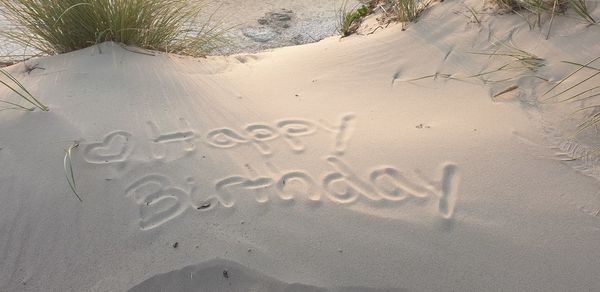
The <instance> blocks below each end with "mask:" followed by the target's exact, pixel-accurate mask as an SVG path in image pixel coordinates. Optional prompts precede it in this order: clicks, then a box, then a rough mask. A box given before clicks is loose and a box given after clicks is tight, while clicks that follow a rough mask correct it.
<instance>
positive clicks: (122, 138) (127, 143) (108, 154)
mask: <svg viewBox="0 0 600 292" xmlns="http://www.w3.org/2000/svg"><path fill="white" fill-rule="evenodd" d="M132 150H133V142H132V141H131V134H130V133H128V132H125V131H115V132H111V133H109V134H108V135H106V136H104V138H103V139H102V142H98V143H91V144H88V145H87V146H86V147H85V150H84V152H83V155H84V158H85V160H86V161H87V162H89V163H111V162H121V161H124V160H125V159H127V157H129V155H130V154H131V152H132Z"/></svg>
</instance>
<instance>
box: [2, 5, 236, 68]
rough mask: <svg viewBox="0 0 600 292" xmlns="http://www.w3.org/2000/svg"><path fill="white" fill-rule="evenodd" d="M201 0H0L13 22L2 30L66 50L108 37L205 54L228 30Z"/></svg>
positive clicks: (23, 41)
mask: <svg viewBox="0 0 600 292" xmlns="http://www.w3.org/2000/svg"><path fill="white" fill-rule="evenodd" d="M202 8H203V5H202V2H201V1H189V0H0V13H1V14H2V15H3V16H4V17H6V18H7V19H8V20H9V21H10V22H12V24H13V25H14V27H13V28H10V29H4V30H2V29H1V28H0V33H1V34H3V35H4V36H5V37H7V38H8V39H10V40H12V41H13V42H15V43H17V44H20V45H22V46H24V47H32V48H34V49H36V50H38V51H40V52H42V53H45V54H61V53H66V52H70V51H74V50H78V49H82V48H85V47H89V46H92V45H94V44H97V43H100V42H104V41H114V42H119V43H123V44H126V45H131V46H137V47H141V48H146V49H151V50H157V51H164V52H171V53H176V54H184V55H191V56H204V55H206V54H207V53H208V52H210V51H211V50H212V49H214V48H215V47H216V46H218V45H220V44H222V42H221V38H220V36H221V35H222V33H223V32H224V30H223V29H222V28H221V27H219V26H215V25H210V24H209V21H210V19H206V18H202V17H201V14H200V12H201V11H202Z"/></svg>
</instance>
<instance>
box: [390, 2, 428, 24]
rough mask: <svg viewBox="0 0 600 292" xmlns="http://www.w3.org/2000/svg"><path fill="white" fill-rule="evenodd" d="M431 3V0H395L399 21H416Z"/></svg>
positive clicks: (395, 9)
mask: <svg viewBox="0 0 600 292" xmlns="http://www.w3.org/2000/svg"><path fill="white" fill-rule="evenodd" d="M430 4H431V1H429V0H425V1H419V0H394V11H395V12H396V17H397V18H398V21H400V22H402V23H407V22H416V21H417V20H418V19H419V16H420V15H421V13H423V11H424V10H425V9H426V8H427V7H429V5H430Z"/></svg>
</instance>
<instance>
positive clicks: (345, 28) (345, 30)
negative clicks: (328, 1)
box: [337, 0, 369, 36]
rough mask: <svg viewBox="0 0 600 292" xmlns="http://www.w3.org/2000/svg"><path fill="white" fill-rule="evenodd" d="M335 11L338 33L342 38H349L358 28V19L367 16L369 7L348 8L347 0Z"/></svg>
mask: <svg viewBox="0 0 600 292" xmlns="http://www.w3.org/2000/svg"><path fill="white" fill-rule="evenodd" d="M337 11H338V12H337V13H338V32H339V33H340V34H342V36H349V35H351V34H352V33H354V32H355V31H356V29H357V28H358V24H359V21H360V19H361V18H363V17H364V16H366V15H367V14H369V7H368V6H367V5H362V6H361V7H359V8H356V7H354V8H348V0H344V1H343V2H342V5H341V7H340V8H339V9H338V10H337Z"/></svg>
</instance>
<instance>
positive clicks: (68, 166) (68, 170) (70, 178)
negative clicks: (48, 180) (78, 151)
mask: <svg viewBox="0 0 600 292" xmlns="http://www.w3.org/2000/svg"><path fill="white" fill-rule="evenodd" d="M78 146H79V143H78V142H77V141H75V142H73V144H72V145H71V146H69V148H67V149H65V158H64V160H63V167H64V170H65V176H66V177H67V183H68V184H69V188H70V189H71V191H72V192H73V194H75V196H76V197H77V199H79V201H80V202H83V200H82V199H81V197H80V196H79V194H78V193H77V185H76V184H75V174H74V173H73V164H72V163H71V154H72V152H73V149H75V148H77V147H78Z"/></svg>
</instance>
